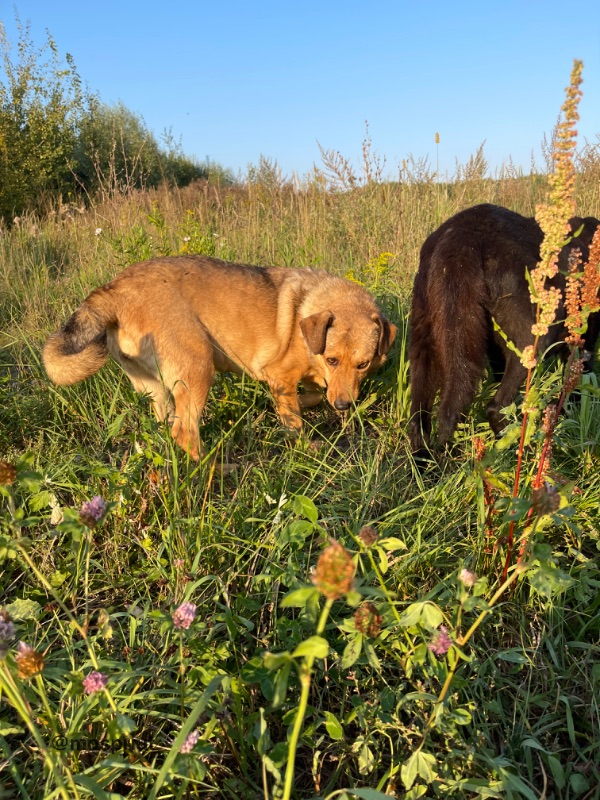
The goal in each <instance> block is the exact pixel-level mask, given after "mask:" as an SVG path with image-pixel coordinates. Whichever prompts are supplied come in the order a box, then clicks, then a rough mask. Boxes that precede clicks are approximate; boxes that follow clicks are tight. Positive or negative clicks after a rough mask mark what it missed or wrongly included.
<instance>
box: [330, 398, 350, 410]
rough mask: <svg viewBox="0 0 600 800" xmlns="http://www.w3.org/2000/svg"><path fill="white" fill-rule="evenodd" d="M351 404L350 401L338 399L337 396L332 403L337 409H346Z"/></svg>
mask: <svg viewBox="0 0 600 800" xmlns="http://www.w3.org/2000/svg"><path fill="white" fill-rule="evenodd" d="M351 405H352V403H351V401H350V400H340V398H338V399H337V400H336V401H335V403H334V404H333V406H334V408H335V409H337V411H348V409H349V408H350V406H351Z"/></svg>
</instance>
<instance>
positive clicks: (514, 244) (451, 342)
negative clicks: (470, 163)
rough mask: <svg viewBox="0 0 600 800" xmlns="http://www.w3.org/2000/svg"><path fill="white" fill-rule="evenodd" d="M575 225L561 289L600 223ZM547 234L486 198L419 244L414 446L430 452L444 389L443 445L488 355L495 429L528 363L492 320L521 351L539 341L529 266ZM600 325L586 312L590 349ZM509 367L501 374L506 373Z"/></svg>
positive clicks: (558, 332)
mask: <svg viewBox="0 0 600 800" xmlns="http://www.w3.org/2000/svg"><path fill="white" fill-rule="evenodd" d="M569 224H570V227H571V231H572V232H573V233H576V232H577V231H578V230H579V229H580V228H582V226H583V229H582V230H581V233H580V234H579V235H578V236H577V237H575V238H573V239H572V240H571V241H570V242H569V243H568V244H567V245H566V246H565V247H564V248H563V250H562V252H561V255H560V259H559V266H560V269H561V272H559V274H558V275H557V276H556V277H555V278H553V279H552V282H551V284H552V285H554V286H557V287H559V288H560V289H561V290H563V293H564V286H565V275H564V272H565V271H566V269H567V263H568V256H569V253H570V251H571V250H572V249H573V248H579V249H580V250H581V253H582V256H583V259H584V261H586V260H587V258H588V254H589V245H590V243H591V240H592V237H593V235H594V232H595V230H596V228H597V227H598V225H600V221H598V220H597V219H595V218H594V217H585V219H583V218H581V217H574V218H573V219H572V220H570V222H569ZM542 239H543V234H542V231H541V229H540V227H539V225H538V224H537V222H536V221H535V219H532V218H527V217H522V216H521V215H520V214H516V213H515V212H514V211H509V210H508V209H506V208H501V207H500V206H494V205H489V204H483V205H478V206H474V207H473V208H469V209H467V210H466V211H461V212H460V213H459V214H456V215H455V216H453V217H451V218H450V219H449V220H447V221H446V222H445V223H444V224H443V225H441V227H440V228H438V230H436V231H435V232H434V233H432V234H431V235H430V236H429V237H428V238H427V239H426V241H425V243H424V244H423V247H422V248H421V260H420V264H419V270H418V272H417V276H416V278H415V283H414V288H413V297H412V312H411V323H412V335H411V342H410V349H409V358H410V365H411V389H412V406H411V422H410V439H411V445H412V449H413V452H414V453H416V454H419V455H425V454H426V452H427V449H428V446H429V437H430V432H431V411H432V408H433V402H434V399H435V396H436V393H437V391H438V390H440V393H441V395H440V403H439V411H438V437H437V438H438V442H439V444H440V445H444V444H446V442H448V441H449V439H450V438H451V437H452V434H453V432H454V428H455V427H456V423H457V421H458V419H459V417H460V416H461V414H463V413H464V412H465V411H466V410H467V408H468V407H469V405H470V404H471V402H472V401H473V398H474V397H475V393H476V390H477V384H478V382H479V380H480V379H481V377H482V376H483V374H484V371H485V365H486V361H488V362H489V363H490V364H491V366H492V368H493V369H494V372H495V374H496V375H497V376H498V377H500V375H502V380H501V381H500V386H499V387H498V391H497V392H496V394H495V396H494V397H493V399H492V400H491V401H490V403H489V405H488V408H487V417H488V421H489V423H490V425H491V427H492V429H493V431H494V432H495V433H496V434H498V433H499V432H500V431H501V430H502V428H503V426H504V419H503V417H502V415H501V414H500V409H501V408H503V407H504V406H506V405H508V404H509V403H510V402H511V401H512V400H513V398H514V397H515V395H516V393H517V391H518V389H519V387H520V386H521V384H522V383H523V382H524V380H525V376H526V370H525V368H524V367H523V366H522V365H521V362H520V361H519V358H518V356H517V355H516V354H515V353H513V352H512V351H511V350H509V348H508V347H507V346H506V343H505V341H504V340H503V339H502V337H501V336H500V335H499V334H497V333H495V332H494V329H493V325H492V317H493V318H494V319H495V320H496V322H497V323H498V325H499V326H500V328H501V329H502V331H504V333H505V334H506V336H507V337H508V339H509V340H510V341H511V342H514V344H515V345H516V346H517V347H518V348H519V350H521V351H522V350H523V349H524V348H525V347H526V346H527V345H530V344H532V343H533V335H532V333H531V326H532V325H533V323H534V322H535V307H534V306H533V305H532V304H531V301H530V299H529V288H528V286H527V280H526V277H525V271H526V269H529V270H531V269H533V268H534V267H535V266H536V264H537V262H538V261H539V257H540V245H541V242H542ZM564 319H565V309H564V306H563V305H562V304H561V306H560V308H559V310H558V313H557V321H558V324H555V325H552V326H551V328H550V331H549V333H548V334H547V335H546V336H544V337H543V338H542V339H541V340H540V343H539V349H538V352H539V353H544V352H545V351H546V350H547V349H548V347H550V346H551V345H553V344H555V343H556V342H559V341H561V340H562V339H564V336H565V328H564V325H563V322H564ZM599 331H600V313H595V314H593V315H591V316H590V319H589V325H588V330H587V333H586V334H585V337H584V338H585V347H586V350H588V351H590V356H589V358H590V361H588V368H589V364H590V362H591V355H592V354H593V351H594V347H595V345H596V340H597V338H598V333H599ZM502 373H503V374H502Z"/></svg>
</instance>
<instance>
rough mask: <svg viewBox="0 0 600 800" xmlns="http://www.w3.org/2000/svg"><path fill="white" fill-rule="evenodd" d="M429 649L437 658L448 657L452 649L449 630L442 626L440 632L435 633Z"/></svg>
mask: <svg viewBox="0 0 600 800" xmlns="http://www.w3.org/2000/svg"><path fill="white" fill-rule="evenodd" d="M427 647H428V648H429V649H430V650H431V652H432V653H433V654H434V655H436V656H445V655H446V653H447V652H448V650H450V648H451V647H452V639H451V638H450V636H449V635H448V629H447V628H446V626H445V625H441V626H440V629H439V631H437V632H436V633H434V635H433V637H432V639H431V641H430V642H429V644H428V645H427Z"/></svg>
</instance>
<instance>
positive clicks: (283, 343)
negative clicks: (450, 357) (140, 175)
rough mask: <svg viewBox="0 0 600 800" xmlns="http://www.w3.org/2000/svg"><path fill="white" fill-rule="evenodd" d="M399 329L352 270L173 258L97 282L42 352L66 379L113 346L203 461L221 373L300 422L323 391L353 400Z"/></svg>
mask: <svg viewBox="0 0 600 800" xmlns="http://www.w3.org/2000/svg"><path fill="white" fill-rule="evenodd" d="M395 335H396V326H395V325H393V324H392V323H390V322H388V320H387V319H385V317H383V316H382V315H381V313H380V312H379V309H378V308H377V306H376V304H375V302H374V300H373V299H372V297H371V296H370V295H369V293H368V292H367V291H366V290H365V289H363V288H361V287H360V286H358V285H357V284H355V283H352V282H351V281H348V280H345V279H344V278H337V277H334V276H332V275H328V274H327V273H325V272H316V271H313V270H310V269H285V268H276V267H271V268H268V267H267V268H265V267H252V266H247V265H244V264H230V263H227V262H225V261H220V260H218V259H215V258H207V257H205V256H176V257H171V258H155V259H152V260H151V261H144V262H141V263H140V264H134V265H133V266H131V267H129V268H128V269H126V270H125V271H124V272H122V273H121V274H120V275H118V276H117V277H116V278H115V279H114V280H113V281H111V282H110V283H108V284H106V286H102V287H101V288H99V289H96V290H95V291H93V292H92V293H91V294H90V296H89V297H88V298H87V300H85V301H84V303H83V304H82V305H81V306H80V307H79V308H78V309H77V311H75V313H74V314H73V315H72V317H71V318H70V319H69V320H68V321H67V323H66V324H65V325H64V327H63V328H62V330H61V331H59V332H58V333H55V334H53V335H52V336H51V337H50V338H49V339H48V341H47V342H46V345H45V347H44V352H43V359H44V365H45V367H46V371H47V373H48V376H49V377H50V379H51V380H52V381H54V382H55V383H57V384H61V385H66V384H71V383H76V382H77V381H81V380H83V379H84V378H87V377H89V376H90V375H93V374H94V373H95V372H96V371H97V370H99V369H100V367H101V366H103V364H104V363H105V362H106V360H107V357H108V354H109V353H110V354H111V355H112V356H113V358H115V359H116V360H117V361H118V362H119V363H120V364H121V366H122V367H123V369H124V370H125V372H126V373H127V375H128V376H129V378H130V379H131V382H132V383H133V386H134V388H135V389H136V390H137V391H138V392H147V393H148V394H149V395H150V397H151V399H152V403H153V407H154V411H155V414H156V416H157V417H158V418H159V419H165V418H166V417H167V416H168V417H169V420H170V421H171V422H172V426H173V427H172V435H173V438H174V439H175V440H176V441H177V443H178V444H179V445H181V447H183V448H184V449H186V450H187V451H188V452H189V454H190V455H191V456H192V458H195V459H198V458H199V457H200V455H201V453H202V446H201V443H200V439H199V436H198V421H199V418H200V415H201V413H202V410H203V408H204V405H205V403H206V398H207V395H208V392H209V389H210V386H211V384H212V381H213V378H214V374H215V371H219V372H226V371H231V372H236V373H238V374H241V373H242V372H246V373H247V374H248V375H250V376H251V377H252V378H255V379H256V380H261V381H266V382H267V383H268V384H269V387H270V388H271V392H272V393H273V397H274V399H275V405H276V407H277V412H278V414H279V416H280V417H281V420H282V422H283V424H284V425H285V426H286V427H288V428H291V429H295V430H300V429H301V427H302V415H301V411H300V408H301V407H309V406H314V405H316V404H317V403H318V402H319V401H320V400H321V399H322V393H321V389H322V388H323V389H326V393H327V399H328V400H329V402H330V403H331V405H332V406H333V407H334V408H336V409H337V410H338V411H345V410H346V409H348V408H350V406H351V404H352V403H353V402H354V401H355V400H356V399H357V396H358V388H359V385H360V383H361V381H362V380H363V379H364V378H365V377H366V376H367V375H369V374H370V373H372V372H373V371H374V370H375V369H377V367H378V366H379V365H380V364H382V363H383V361H384V360H385V356H386V353H387V352H388V350H389V348H390V346H391V345H392V342H393V341H394V337H395ZM299 383H302V385H303V387H304V392H305V393H304V394H298V384H299Z"/></svg>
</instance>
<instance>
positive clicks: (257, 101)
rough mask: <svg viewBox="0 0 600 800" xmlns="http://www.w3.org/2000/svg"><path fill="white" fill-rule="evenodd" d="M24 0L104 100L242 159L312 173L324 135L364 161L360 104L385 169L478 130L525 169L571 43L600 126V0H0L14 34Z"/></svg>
mask: <svg viewBox="0 0 600 800" xmlns="http://www.w3.org/2000/svg"><path fill="white" fill-rule="evenodd" d="M14 9H16V10H17V11H18V13H19V15H20V17H21V19H22V20H23V21H27V20H29V21H30V22H31V29H32V35H33V38H34V40H35V41H36V42H39V43H41V42H42V41H43V40H44V37H45V30H46V29H48V30H49V31H50V33H51V34H52V36H53V37H54V39H55V41H56V43H57V45H58V48H59V51H60V52H61V53H65V52H69V53H71V54H72V55H73V57H74V59H75V63H76V65H77V68H78V71H79V73H80V75H81V77H82V79H83V80H84V82H85V83H87V85H88V86H89V88H90V89H92V90H94V91H96V92H97V93H98V94H99V95H100V98H101V99H102V100H103V101H104V102H107V103H112V102H117V101H122V102H123V103H124V104H125V105H126V106H127V107H128V108H129V109H131V110H132V111H135V112H137V113H139V114H141V115H142V116H143V118H144V119H145V121H146V123H147V125H148V126H149V128H150V129H151V130H153V131H154V133H155V134H156V135H157V136H160V134H161V133H162V132H163V131H164V130H165V129H168V128H172V132H173V134H174V136H175V138H176V139H178V140H179V139H181V143H182V146H183V149H184V151H185V152H186V153H187V154H189V155H194V156H196V157H197V158H198V159H200V160H204V159H205V158H206V157H207V156H208V157H210V158H211V159H212V160H214V161H218V162H220V163H221V164H223V165H224V166H226V167H229V168H231V169H232V170H233V171H234V173H237V172H238V171H242V172H244V171H245V170H246V168H247V165H248V164H249V163H253V164H256V163H257V162H258V159H259V156H260V155H261V154H262V155H264V156H267V157H269V158H271V159H276V160H277V162H278V164H279V166H280V167H281V169H282V171H283V173H284V174H285V175H287V176H290V175H291V173H292V172H293V171H295V172H297V173H299V174H300V175H301V176H302V175H303V174H305V173H307V172H308V171H309V170H310V169H311V167H312V165H313V163H317V164H320V155H319V149H318V146H317V142H319V143H320V144H321V145H322V146H323V147H324V148H326V149H329V148H333V149H335V150H338V151H340V152H341V153H342V155H344V156H345V157H346V158H349V159H350V160H352V161H353V162H354V163H355V164H359V163H360V158H361V145H362V140H363V137H364V133H365V120H366V121H368V123H369V132H370V136H371V138H372V142H373V149H374V150H376V151H377V153H378V154H379V155H380V156H385V158H386V162H387V169H388V171H389V174H390V175H394V174H396V173H397V169H398V165H399V164H400V163H401V162H402V160H403V159H405V158H407V157H408V155H409V154H412V156H414V157H415V158H423V157H429V160H430V163H431V165H432V166H433V167H434V168H435V165H436V160H437V159H439V168H440V172H442V173H447V174H448V175H453V174H454V172H455V165H456V160H457V159H458V161H460V162H461V163H464V162H465V161H466V160H467V159H468V157H469V156H470V155H472V154H474V153H475V151H476V150H477V148H478V147H479V145H480V144H482V143H483V142H484V141H485V147H484V154H485V156H486V158H487V160H488V162H489V163H490V167H491V171H492V174H493V172H494V170H495V169H497V168H498V167H499V165H500V164H501V163H502V162H503V161H505V160H506V159H508V158H509V157H512V160H513V162H514V163H515V164H516V165H521V166H522V167H523V168H524V169H525V171H528V170H529V167H530V164H531V154H532V152H533V153H534V156H535V158H536V160H537V162H538V163H539V164H541V163H542V157H541V151H540V142H541V140H542V137H543V135H544V134H547V135H549V134H550V133H551V131H552V128H553V126H554V125H555V123H556V120H557V117H558V114H559V111H560V106H561V105H562V102H563V99H564V88H565V86H566V85H567V83H568V80H569V75H570V71H571V67H572V63H573V59H574V58H579V59H581V60H583V62H584V72H583V76H584V84H583V91H584V95H583V99H582V101H581V104H580V113H581V124H580V127H579V133H580V136H579V141H580V143H583V141H584V138H587V139H588V140H589V141H593V142H595V141H597V139H598V135H599V134H600V2H597V0H594V2H589V1H588V0H583V2H579V3H567V2H566V0H563V2H562V3H559V2H555V0H502V2H490V3H488V2H484V0H479V2H461V1H460V0H455V1H454V2H439V0H430V1H429V2H415V1H414V0H411V2H404V0H399V1H397V2H387V1H386V2H382V1H380V0H370V1H369V2H368V3H367V2H360V3H359V2H354V1H353V0H346V2H339V1H338V0H331V2H327V0H320V2H313V0H303V1H302V2H290V0H287V2H286V0H282V1H281V2H278V3H276V2H270V0H269V1H268V2H265V1H264V0H257V1H256V2H239V1H238V0H229V1H228V2H216V1H215V0H212V2H205V0H197V2H190V1H189V0H179V2H177V3H171V4H169V3H165V2H164V0H163V1H162V2H160V3H159V2H156V0H146V2H143V3H142V2H139V0H123V1H122V2H120V3H117V2H114V1H113V0H105V2H103V3H86V2H82V0H77V1H76V2H75V0H52V2H49V0H16V2H15V3H14V5H13V4H11V3H9V2H7V1H6V0H2V2H1V3H0V20H2V22H3V23H4V25H5V28H6V31H7V33H8V36H9V38H11V39H12V40H13V41H16V29H15V15H14ZM436 132H439V134H440V145H439V148H438V149H437V152H436V145H435V133H436Z"/></svg>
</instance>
